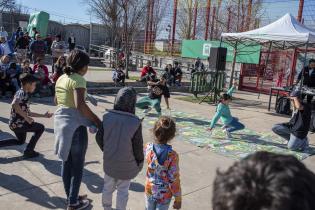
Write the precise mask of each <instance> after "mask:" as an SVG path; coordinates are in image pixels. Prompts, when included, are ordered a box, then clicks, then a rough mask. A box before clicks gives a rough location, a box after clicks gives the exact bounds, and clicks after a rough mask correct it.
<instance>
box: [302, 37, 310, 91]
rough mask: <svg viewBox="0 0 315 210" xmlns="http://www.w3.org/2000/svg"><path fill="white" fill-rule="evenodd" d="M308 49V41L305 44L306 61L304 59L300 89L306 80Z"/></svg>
mask: <svg viewBox="0 0 315 210" xmlns="http://www.w3.org/2000/svg"><path fill="white" fill-rule="evenodd" d="M307 50H308V42H307V43H306V46H305V53H304V61H303V72H302V78H301V81H300V90H302V86H303V82H304V71H305V68H304V67H305V66H306V56H307Z"/></svg>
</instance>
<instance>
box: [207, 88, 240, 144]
mask: <svg viewBox="0 0 315 210" xmlns="http://www.w3.org/2000/svg"><path fill="white" fill-rule="evenodd" d="M235 87H236V83H234V85H233V86H232V87H231V88H230V89H229V90H228V92H227V93H224V94H223V95H222V96H221V98H220V103H219V105H218V107H217V111H216V113H215V115H214V117H213V118H212V120H211V124H210V128H209V129H208V131H212V129H213V128H214V127H215V125H216V123H217V122H218V120H219V119H221V121H222V123H223V124H224V125H223V127H222V129H224V132H225V134H226V137H227V138H233V137H232V135H231V132H234V131H237V130H242V129H244V128H245V126H244V125H243V124H242V123H240V122H239V121H238V119H237V118H235V117H232V115H231V111H230V107H229V103H230V102H231V100H232V94H233V92H234V90H235Z"/></svg>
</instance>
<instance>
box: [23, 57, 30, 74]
mask: <svg viewBox="0 0 315 210" xmlns="http://www.w3.org/2000/svg"><path fill="white" fill-rule="evenodd" d="M30 64H31V61H30V60H29V59H25V60H23V62H22V72H21V73H27V74H33V70H32V68H31V67H30Z"/></svg>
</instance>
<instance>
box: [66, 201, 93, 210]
mask: <svg viewBox="0 0 315 210" xmlns="http://www.w3.org/2000/svg"><path fill="white" fill-rule="evenodd" d="M89 205H90V201H89V200H79V201H78V203H77V204H74V205H68V208H67V210H81V209H85V208H86V207H88V206H89Z"/></svg>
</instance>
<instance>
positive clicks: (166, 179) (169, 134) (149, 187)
mask: <svg viewBox="0 0 315 210" xmlns="http://www.w3.org/2000/svg"><path fill="white" fill-rule="evenodd" d="M175 132H176V125H175V122H174V121H173V120H172V119H171V118H170V117H165V116H163V117H161V118H160V119H159V120H158V121H157V122H156V123H155V125H154V128H153V134H154V136H155V143H149V144H147V145H146V148H145V158H146V161H147V164H148V168H147V172H146V183H145V194H146V210H167V209H168V208H169V205H170V202H171V199H172V197H173V196H174V197H175V201H174V204H173V208H174V209H180V208H181V200H182V199H181V187H180V179H179V166H178V161H179V160H178V154H177V153H176V152H175V151H174V150H173V149H172V146H171V145H169V144H167V143H168V142H169V141H171V140H172V139H173V138H174V137H175Z"/></svg>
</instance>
